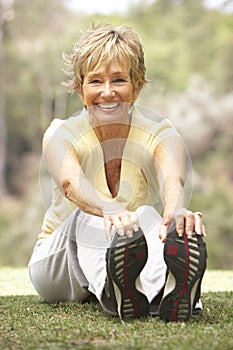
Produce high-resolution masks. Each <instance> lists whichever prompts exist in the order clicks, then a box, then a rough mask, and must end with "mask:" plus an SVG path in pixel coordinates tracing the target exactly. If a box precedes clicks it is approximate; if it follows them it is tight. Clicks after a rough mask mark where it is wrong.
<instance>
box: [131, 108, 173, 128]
mask: <svg viewBox="0 0 233 350" xmlns="http://www.w3.org/2000/svg"><path fill="white" fill-rule="evenodd" d="M133 125H134V126H135V127H137V128H139V129H141V130H143V131H144V132H146V133H149V134H153V135H158V134H159V133H161V132H163V131H164V130H166V131H167V132H169V133H172V134H178V132H177V130H176V128H175V127H174V125H173V124H172V123H171V121H170V119H168V118H163V117H162V116H161V115H160V114H158V113H157V112H155V111H153V110H151V109H147V108H144V107H136V108H135V110H134V113H133Z"/></svg>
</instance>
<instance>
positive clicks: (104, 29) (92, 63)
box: [63, 25, 147, 93]
mask: <svg viewBox="0 0 233 350" xmlns="http://www.w3.org/2000/svg"><path fill="white" fill-rule="evenodd" d="M114 58H117V59H118V60H119V61H120V64H121V65H122V67H123V68H124V69H126V70H128V72H129V74H130V78H131V82H132V84H133V88H134V89H135V88H136V85H137V84H138V83H139V86H140V88H142V87H143V85H144V84H145V83H146V82H147V80H146V78H145V72H146V68H145V64H144V52H143V48H142V44H141V40H140V37H139V35H138V34H137V33H136V32H135V31H134V30H133V29H131V28H128V27H126V26H119V27H112V26H110V25H104V26H103V25H101V26H98V27H96V28H92V29H89V30H87V31H86V33H85V34H84V35H83V36H82V37H81V38H80V39H79V40H77V42H76V43H75V45H74V49H73V52H72V53H71V54H70V55H67V54H63V59H64V62H65V66H66V69H65V70H64V71H65V73H66V74H67V75H68V76H70V77H71V79H70V80H68V81H67V82H66V83H63V85H65V86H66V88H67V89H68V91H69V92H70V93H75V92H77V91H81V89H82V84H83V79H84V77H85V76H86V75H87V74H88V73H89V72H90V71H92V70H93V69H94V68H98V66H100V65H102V64H104V65H106V66H108V65H109V63H110V61H111V60H112V59H114Z"/></svg>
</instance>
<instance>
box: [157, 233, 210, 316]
mask: <svg viewBox="0 0 233 350" xmlns="http://www.w3.org/2000/svg"><path fill="white" fill-rule="evenodd" d="M206 258H207V254H206V246H205V243H204V242H203V239H202V237H201V236H200V235H194V236H193V237H192V238H188V237H187V236H186V235H184V236H183V237H179V236H178V235H177V233H176V232H175V231H173V232H171V233H170V234H169V236H168V237H167V240H166V242H165V246H164V259H165V262H166V264H167V267H168V270H169V273H168V278H167V281H166V284H165V291H164V296H163V299H162V301H161V304H160V312H159V315H160V318H161V319H162V320H164V321H167V322H169V321H176V322H178V321H189V320H190V317H191V315H192V310H193V303H194V297H195V294H196V290H197V288H198V286H199V283H200V281H201V279H202V277H203V274H204V271H205V268H206Z"/></svg>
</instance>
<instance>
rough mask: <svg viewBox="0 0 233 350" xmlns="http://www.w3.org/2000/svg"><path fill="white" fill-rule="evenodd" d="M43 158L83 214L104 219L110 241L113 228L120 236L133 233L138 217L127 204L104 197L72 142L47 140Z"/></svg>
mask: <svg viewBox="0 0 233 350" xmlns="http://www.w3.org/2000/svg"><path fill="white" fill-rule="evenodd" d="M43 155H44V158H45V161H46V163H47V166H48V169H49V171H50V174H51V176H52V177H53V179H54V180H55V182H56V183H57V185H58V186H59V187H60V189H61V191H62V192H63V194H64V196H65V197H66V198H67V199H69V200H70V201H72V202H74V203H75V204H76V205H77V206H78V207H79V208H80V209H81V210H83V211H84V212H86V213H88V214H92V215H96V216H101V217H104V226H105V231H106V235H107V237H108V238H109V237H110V236H111V233H112V228H113V227H114V229H115V230H116V231H117V232H118V233H119V234H120V235H122V234H125V233H126V234H127V235H131V234H132V232H133V230H134V229H135V227H137V225H138V217H137V215H136V214H135V213H133V212H129V211H128V210H127V209H126V206H127V203H126V202H119V201H117V200H116V199H114V198H109V197H107V196H105V195H103V194H102V193H101V192H99V191H98V190H97V189H96V188H95V187H94V186H93V185H92V184H91V183H90V182H89V181H88V179H87V178H86V177H85V174H84V173H83V170H82V167H81V165H80V163H79V160H78V156H77V154H76V151H75V149H74V147H73V145H72V144H71V143H70V142H68V141H65V140H64V139H61V138H59V137H54V136H50V137H44V140H43Z"/></svg>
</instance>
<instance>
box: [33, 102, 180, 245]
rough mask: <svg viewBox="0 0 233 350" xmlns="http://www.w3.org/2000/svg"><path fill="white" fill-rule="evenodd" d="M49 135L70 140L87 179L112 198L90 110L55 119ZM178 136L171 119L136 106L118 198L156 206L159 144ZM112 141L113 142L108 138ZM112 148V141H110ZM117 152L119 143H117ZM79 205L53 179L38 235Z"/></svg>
mask: <svg viewBox="0 0 233 350" xmlns="http://www.w3.org/2000/svg"><path fill="white" fill-rule="evenodd" d="M45 135H46V136H47V137H56V138H57V142H58V143H59V142H62V141H64V140H66V141H68V142H70V143H71V144H72V145H73V147H74V148H75V150H76V152H77V156H78V158H79V162H80V164H81V167H82V169H83V172H84V174H85V176H86V178H87V179H88V180H89V181H90V183H91V184H92V185H93V186H94V187H95V188H97V189H98V190H99V191H100V192H102V193H103V194H104V195H105V196H108V197H110V198H111V197H112V195H111V192H110V190H109V188H108V184H107V181H106V175H105V167H104V156H103V151H102V147H101V144H100V143H99V140H98V138H97V136H96V134H95V132H94V130H93V129H92V127H91V125H90V123H89V120H88V112H87V111H85V110H83V111H82V112H81V113H80V114H79V115H77V116H74V117H70V118H68V119H66V120H61V119H54V120H53V121H52V123H51V125H50V126H49V128H48V129H47V131H46V132H45ZM176 135H178V133H177V131H176V130H175V129H174V127H173V126H172V125H171V123H170V122H169V120H167V119H163V120H161V121H153V120H151V119H148V118H145V117H144V116H143V115H142V114H141V112H140V111H139V110H137V109H134V111H133V113H132V122H131V126H130V130H129V134H128V138H127V141H126V143H125V146H124V151H123V155H122V161H121V173H120V183H119V190H118V195H117V197H115V199H116V200H120V201H121V200H124V201H126V202H127V203H128V205H127V209H128V210H130V211H135V210H136V209H137V208H138V207H139V206H141V205H145V204H147V205H151V206H154V207H155V206H156V203H158V199H159V191H158V185H157V178H156V172H155V169H154V165H153V164H154V161H153V154H154V150H155V147H156V145H157V144H158V143H159V142H160V141H161V140H162V139H164V138H165V137H171V136H176ZM107 142H109V141H107ZM109 147H111V143H110V144H109ZM114 147H115V153H116V155H117V154H119V153H118V152H117V149H116V148H117V142H114V145H113V153H112V152H111V157H114ZM76 208H77V206H76V205H75V204H74V203H73V202H71V201H69V200H68V199H66V198H65V197H64V195H63V193H62V192H61V191H60V189H59V187H58V186H57V184H56V183H55V182H54V181H53V179H52V201H51V205H50V207H49V208H48V210H47V211H46V213H45V216H44V220H43V224H42V232H41V233H40V234H39V236H38V238H39V239H41V238H46V237H47V236H48V235H49V234H51V233H52V232H53V231H54V230H55V229H56V228H57V227H58V226H60V224H61V223H62V222H63V221H64V220H65V219H66V218H67V217H68V216H69V215H70V214H71V213H72V212H73V211H74V210H75V209H76Z"/></svg>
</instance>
